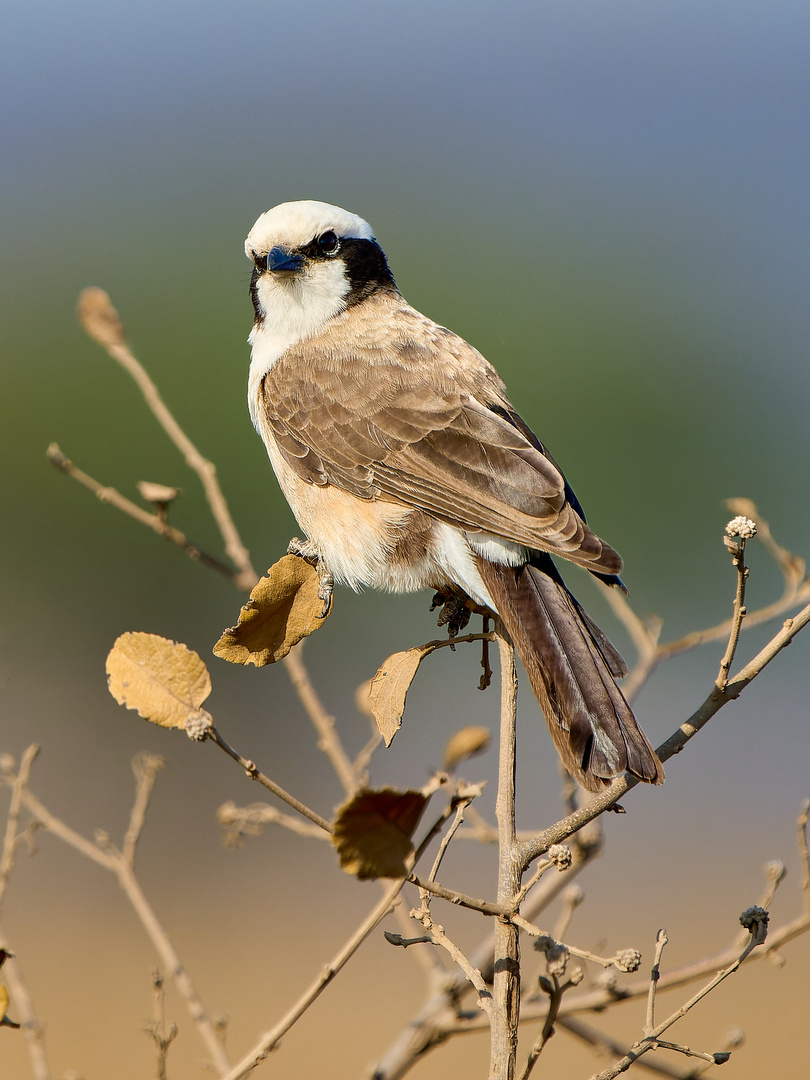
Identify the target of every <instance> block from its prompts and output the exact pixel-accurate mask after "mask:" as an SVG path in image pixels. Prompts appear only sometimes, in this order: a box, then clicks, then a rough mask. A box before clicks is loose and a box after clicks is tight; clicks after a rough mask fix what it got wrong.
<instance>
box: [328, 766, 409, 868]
mask: <svg viewBox="0 0 810 1080" xmlns="http://www.w3.org/2000/svg"><path fill="white" fill-rule="evenodd" d="M427 801H428V800H427V799H426V798H425V796H424V795H423V794H422V793H421V791H394V790H393V789H392V788H384V789H382V790H381V791H371V790H369V789H363V790H361V791H358V792H357V794H356V795H354V796H352V798H351V799H350V800H349V801H348V802H347V803H346V804H345V805H344V806H342V807H341V808H340V810H339V811H338V814H337V818H336V819H335V830H334V832H333V834H332V843H333V844H334V846H335V849H336V850H337V852H338V855H339V856H340V865H341V867H342V868H343V869H344V870H345V871H346V873H347V874H354V875H356V876H357V877H358V878H360V879H361V880H367V879H370V878H381V877H385V878H400V877H404V876H405V875H406V874H407V873H408V867H407V866H406V865H405V860H406V859H407V858H408V856H409V855H410V854H411V853H412V852H413V844H412V843H411V837H412V836H413V833H414V830H415V829H416V826H417V825H418V824H419V819H420V818H421V817H422V813H423V812H424V809H425V807H426V806H427Z"/></svg>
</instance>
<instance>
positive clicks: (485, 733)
mask: <svg viewBox="0 0 810 1080" xmlns="http://www.w3.org/2000/svg"><path fill="white" fill-rule="evenodd" d="M490 739H491V736H490V733H489V728H485V727H478V726H476V725H471V726H470V727H464V728H461V730H460V731H457V732H456V733H455V735H453V736H452V738H450V739H449V740H448V742H447V746H445V748H444V762H443V765H444V768H445V769H447V771H448V772H452V771H453V770H454V769H455V768H456V767H457V766H459V765H460V764H461V763H462V761H466V760H467V758H470V757H472V756H473V754H482V753H483V752H484V751H485V750H486V749H487V748H488V747H489V744H490Z"/></svg>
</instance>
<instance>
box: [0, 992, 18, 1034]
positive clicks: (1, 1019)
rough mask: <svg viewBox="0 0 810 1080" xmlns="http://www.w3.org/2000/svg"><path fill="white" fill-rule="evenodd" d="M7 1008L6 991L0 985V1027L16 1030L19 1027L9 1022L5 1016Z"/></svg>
mask: <svg viewBox="0 0 810 1080" xmlns="http://www.w3.org/2000/svg"><path fill="white" fill-rule="evenodd" d="M7 1008H8V990H7V989H6V987H5V986H3V985H2V984H0V1027H11V1028H18V1027H19V1026H20V1025H19V1024H16V1023H15V1022H14V1021H13V1020H9V1018H8V1017H7V1016H6V1009H7Z"/></svg>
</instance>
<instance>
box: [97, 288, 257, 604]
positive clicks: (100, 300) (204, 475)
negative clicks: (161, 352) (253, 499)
mask: <svg viewBox="0 0 810 1080" xmlns="http://www.w3.org/2000/svg"><path fill="white" fill-rule="evenodd" d="M78 311H79V318H80V320H81V322H82V325H83V326H84V328H85V330H87V332H88V333H89V334H90V335H91V336H92V337H93V338H95V340H96V341H98V342H99V344H100V345H102V346H103V347H104V348H105V349H106V350H107V352H108V353H109V354H110V356H111V357H112V358H113V359H114V360H116V361H117V362H118V363H119V364H120V365H121V367H122V368H123V369H124V371H126V372H127V374H128V375H130V376H131V377H132V378H133V379H134V380H135V382H136V383H137V384H138V387H139V389H140V391H141V393H142V394H143V396H144V400H145V401H146V404H147V405H148V407H149V409H150V410H151V412H152V414H153V415H154V416H155V418H156V419H157V421H158V423H159V424H160V425H161V427H162V428H163V430H164V431H165V432H166V434H167V435H168V436H169V438H170V439H171V440H172V442H173V443H174V445H175V446H176V447H177V449H178V450H179V451H180V453H181V454H182V455H183V457H184V458H185V460H186V464H187V465H188V466H189V467H190V468H191V469H193V470H194V472H196V473H197V475H198V476H199V478H200V480H201V481H202V485H203V488H204V489H205V496H206V498H207V499H208V505H209V506H210V507H211V513H212V514H213V516H214V520H215V521H216V523H217V526H218V527H219V531H220V533H221V535H222V539H223V541H224V543H225V550H226V551H227V553H228V555H229V556H230V558H231V559H232V561H233V563H234V565H235V566H236V567H237V569H238V571H239V573H238V580H237V584H239V585H240V587H242V588H252V586H253V585H254V584H255V583H256V580H257V574H256V571H255V570H254V569H253V567H252V566H251V564H250V556H249V554H248V551H247V548H246V547H245V545H244V544H243V543H242V540H241V537H240V536H239V533H238V531H237V529H236V526H235V524H234V522H233V518H232V517H231V514H230V511H229V510H228V504H227V502H226V501H225V496H224V495H223V494H222V489H221V488H220V486H219V482H218V481H217V476H216V468H215V466H214V464H213V462H211V461H208V460H207V459H206V458H204V457H203V456H202V454H201V453H200V452H199V450H198V449H197V447H196V446H195V445H194V443H193V442H192V441H191V439H190V438H189V437H188V435H186V433H185V432H184V431H183V429H182V428H181V427H180V425H179V424H178V423H177V421H176V420H175V418H174V416H173V415H172V413H171V412H170V410H169V408H168V407H167V405H166V403H165V402H164V401H163V398H162V397H161V396H160V392H159V391H158V388H157V387H156V386H155V384H154V383H153V382H152V380H151V379H150V377H149V376H148V375H147V373H146V370H145V368H144V367H143V365H142V364H141V363H140V362H139V361H138V360H136V359H135V356H134V355H133V354H132V351H131V350H130V348H129V346H128V345H127V343H126V341H125V340H124V333H123V328H122V327H121V323H120V320H119V318H118V313H117V312H116V310H115V308H113V306H112V303H111V301H110V298H109V296H108V295H107V293H106V292H104V290H103V289H85V290H84V292H83V293H82V294H81V296H80V297H79V307H78ZM115 324H117V327H116V325H115ZM111 328H112V332H110V330H111ZM100 330H101V331H102V332H99V331H100ZM248 583H250V584H248Z"/></svg>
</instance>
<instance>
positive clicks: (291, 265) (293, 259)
mask: <svg viewBox="0 0 810 1080" xmlns="http://www.w3.org/2000/svg"><path fill="white" fill-rule="evenodd" d="M303 265H304V256H303V255H300V254H298V253H297V252H292V251H287V250H285V249H284V248H282V247H274V248H271V249H270V250H269V251H268V252H267V269H268V270H270V271H272V272H273V273H280V274H294V273H295V272H296V271H297V270H300V269H301V267H302V266H303Z"/></svg>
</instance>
